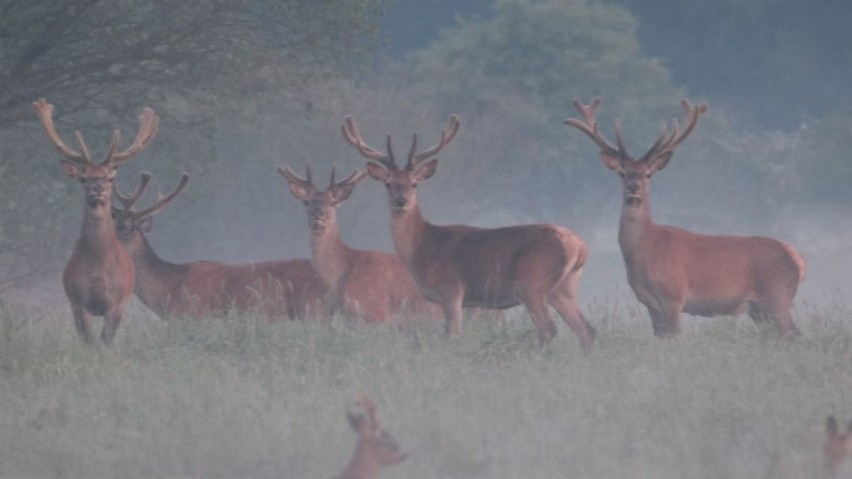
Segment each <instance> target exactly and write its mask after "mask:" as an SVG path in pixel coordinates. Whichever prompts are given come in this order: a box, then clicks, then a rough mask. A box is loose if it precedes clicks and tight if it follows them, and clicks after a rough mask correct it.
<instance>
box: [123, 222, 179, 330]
mask: <svg viewBox="0 0 852 479" xmlns="http://www.w3.org/2000/svg"><path fill="white" fill-rule="evenodd" d="M134 234H135V235H137V237H136V238H134V239H133V243H132V245H131V246H128V245H125V249H126V250H127V252H128V253H129V254H130V256H131V258H132V259H133V266H134V268H135V269H136V286H135V288H134V292H135V293H136V296H137V297H138V298H139V300H140V301H142V303H143V304H144V305H145V306H147V307H148V308H149V309H150V310H152V311H154V312H155V313H156V314H157V315H158V316H160V317H164V316H166V315H168V313H169V302H170V301H174V300H175V299H177V298H176V297H175V296H176V293H175V291H177V290H178V287H179V285H180V284H181V283H182V282H183V279H184V276H185V272H186V269H187V268H186V265H180V264H174V263H169V262H168V261H165V260H164V259H162V258H160V257H159V256H158V255H157V253H156V252H154V249H153V248H152V247H151V245H150V243H148V239H147V238H146V237H145V235H143V234H142V233H140V232H138V231H137V232H135V233H134Z"/></svg>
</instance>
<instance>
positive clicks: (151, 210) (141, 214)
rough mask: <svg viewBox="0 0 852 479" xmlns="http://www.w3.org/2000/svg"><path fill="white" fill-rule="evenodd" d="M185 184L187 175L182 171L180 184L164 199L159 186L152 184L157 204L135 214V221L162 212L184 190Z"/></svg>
mask: <svg viewBox="0 0 852 479" xmlns="http://www.w3.org/2000/svg"><path fill="white" fill-rule="evenodd" d="M187 183H189V173H187V172H185V171H184V172H183V173H182V174H181V175H180V183H178V186H177V188H175V190H174V191H172V192H171V193H169V194H168V196H165V197H163V196H162V192H160V185H159V184H157V183H154V187H155V188H156V189H157V202H156V203H154V204H153V205H151V206H149V207H148V208H146V209H144V210H142V211H140V212H139V213H137V214H135V215H134V216H135V217H136V218H137V219H144V218H148V217H150V216H154V215H155V214H157V213H159V212H160V211H162V210H163V208H165V207H166V205H168V204H169V203H171V202H172V200H174V199H175V198H177V197H178V195H180V194H181V193H182V192H183V190H184V188H186V184H187Z"/></svg>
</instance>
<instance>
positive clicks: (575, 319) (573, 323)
mask: <svg viewBox="0 0 852 479" xmlns="http://www.w3.org/2000/svg"><path fill="white" fill-rule="evenodd" d="M578 281H579V277H577V276H576V275H572V276H570V277H569V278H567V279H566V280H565V281H563V283H564V285H560V286H559V287H557V289H556V290H554V291H553V292H551V293H550V297H549V302H550V305H551V306H553V308H554V309H555V310H556V311H557V312H558V313H559V315H560V316H562V320H563V321H564V322H565V324H567V325H568V327H569V328H571V330H572V331H574V334H576V335H577V337H578V338H580V345H581V346H582V348H583V353H584V354H589V352H591V350H592V344H594V342H595V338H596V337H597V331H596V330H595V328H593V327H592V325H591V324H589V322H588V321H586V318H585V316H583V313H582V311H580V307H579V306H578V305H577V294H576V292H577V283H578Z"/></svg>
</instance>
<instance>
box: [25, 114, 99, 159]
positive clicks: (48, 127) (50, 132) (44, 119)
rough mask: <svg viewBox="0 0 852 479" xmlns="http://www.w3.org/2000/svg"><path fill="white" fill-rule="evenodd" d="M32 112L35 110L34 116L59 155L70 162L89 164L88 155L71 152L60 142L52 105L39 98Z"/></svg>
mask: <svg viewBox="0 0 852 479" xmlns="http://www.w3.org/2000/svg"><path fill="white" fill-rule="evenodd" d="M33 110H35V112H36V115H37V116H38V118H39V120H41V124H42V126H43V127H44V130H45V131H46V132H47V137H48V138H49V139H50V141H51V142H52V143H53V146H55V147H56V149H58V150H59V152H60V153H62V154H63V155H64V156H65V157H66V158H68V159H69V160H71V161H74V162H77V163H81V164H91V160H90V159H89V157H88V155H84V154H83V153H80V152H78V151H74V150H72V149H71V148H70V147H69V146H68V145H66V144H65V142H63V141H62V139H61V138H60V137H59V134H58V133H56V127H55V126H54V125H53V105H51V104H50V103H48V102H47V100H45V99H44V98H41V99H39V100H38V101H34V102H33ZM78 138H82V136H79V137H78Z"/></svg>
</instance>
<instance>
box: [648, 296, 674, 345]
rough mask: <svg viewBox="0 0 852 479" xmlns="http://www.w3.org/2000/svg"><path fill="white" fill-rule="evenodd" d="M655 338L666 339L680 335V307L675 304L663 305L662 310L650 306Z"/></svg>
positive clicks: (649, 312)
mask: <svg viewBox="0 0 852 479" xmlns="http://www.w3.org/2000/svg"><path fill="white" fill-rule="evenodd" d="M648 314H650V315H651V326H652V327H653V328H654V336H657V337H658V338H666V337H671V336H677V335H678V334H680V306H679V305H677V304H674V303H667V304H664V305H662V308H661V309H657V308H652V307H651V306H648Z"/></svg>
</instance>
